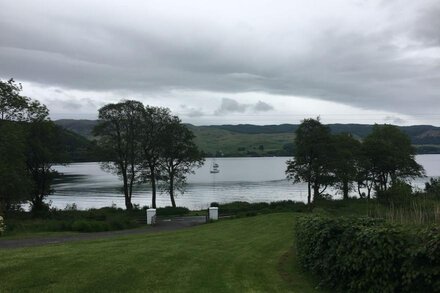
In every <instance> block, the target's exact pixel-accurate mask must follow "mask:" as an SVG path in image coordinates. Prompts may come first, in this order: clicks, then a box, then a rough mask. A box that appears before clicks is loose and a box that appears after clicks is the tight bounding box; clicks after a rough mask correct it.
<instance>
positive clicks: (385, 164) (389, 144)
mask: <svg viewBox="0 0 440 293" xmlns="http://www.w3.org/2000/svg"><path fill="white" fill-rule="evenodd" d="M364 149H365V152H366V156H367V158H369V160H370V164H371V166H372V170H373V172H374V174H375V187H376V189H377V190H379V191H385V190H387V189H388V187H389V186H390V185H391V184H392V183H394V182H396V181H397V180H405V179H408V178H415V177H419V176H423V175H424V169H423V167H422V166H421V165H419V164H418V163H417V162H416V160H415V148H414V147H413V146H412V145H411V140H410V139H409V137H408V136H407V135H406V134H405V133H403V132H402V131H401V130H400V129H399V128H397V127H396V126H393V125H377V124H376V125H374V126H373V131H372V132H371V133H370V134H369V135H368V136H367V137H366V138H365V140H364Z"/></svg>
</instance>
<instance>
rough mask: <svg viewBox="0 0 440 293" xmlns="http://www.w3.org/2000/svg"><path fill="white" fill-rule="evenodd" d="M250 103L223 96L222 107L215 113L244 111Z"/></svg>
mask: <svg viewBox="0 0 440 293" xmlns="http://www.w3.org/2000/svg"><path fill="white" fill-rule="evenodd" d="M248 107H249V105H246V104H240V103H239V102H237V101H236V100H233V99H229V98H223V99H222V102H221V104H220V107H219V108H218V109H217V110H216V111H215V112H214V114H215V115H221V114H226V113H243V112H244V111H246V108H248Z"/></svg>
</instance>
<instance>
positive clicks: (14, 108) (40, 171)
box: [0, 79, 61, 209]
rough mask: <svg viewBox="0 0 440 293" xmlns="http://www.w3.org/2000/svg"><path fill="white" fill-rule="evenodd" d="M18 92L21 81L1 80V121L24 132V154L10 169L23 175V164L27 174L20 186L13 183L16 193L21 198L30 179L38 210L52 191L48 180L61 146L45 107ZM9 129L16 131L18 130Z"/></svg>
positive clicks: (33, 197) (4, 158) (33, 200)
mask: <svg viewBox="0 0 440 293" xmlns="http://www.w3.org/2000/svg"><path fill="white" fill-rule="evenodd" d="M21 91H22V87H21V84H17V83H16V82H15V81H14V80H13V79H10V80H9V81H7V82H4V81H0V121H1V122H2V123H9V127H13V128H16V129H18V128H19V129H20V131H22V133H24V134H25V138H24V139H23V141H25V142H24V143H25V147H23V148H22V151H23V153H22V154H23V155H22V156H19V155H18V154H17V155H16V157H15V158H16V160H17V161H16V162H15V164H14V165H15V166H16V170H13V171H12V170H11V172H12V174H22V173H21V172H22V166H23V165H25V166H26V169H27V172H26V173H27V176H26V177H23V181H22V183H21V186H18V185H17V184H15V183H14V186H15V188H16V190H17V191H16V194H15V195H16V196H18V197H20V196H19V195H20V194H22V192H23V190H24V188H25V185H26V182H31V186H27V189H28V190H30V195H31V203H32V206H33V208H34V209H38V208H42V207H43V206H45V205H44V202H43V199H44V197H45V196H47V195H48V194H49V193H50V191H51V182H52V179H53V177H54V175H55V171H54V170H53V169H52V164H53V163H54V162H57V161H58V159H57V158H59V157H60V154H61V146H60V144H59V143H58V142H59V140H57V139H56V138H57V137H58V134H59V132H57V127H56V126H55V125H54V124H53V122H51V121H50V120H49V119H48V115H49V110H48V109H47V107H46V106H45V105H42V104H40V102H38V101H36V100H32V99H30V98H28V97H25V96H22V95H21V94H20V92H21ZM11 131H12V132H13V133H15V134H18V133H19V132H20V131H13V130H11ZM12 132H11V133H12ZM11 139H15V138H13V137H12V138H11ZM20 141H21V140H20ZM21 146H22V144H21V143H19V142H17V150H18V149H21ZM17 150H14V151H15V152H16V151H17ZM10 151H12V150H10ZM8 160H10V158H7V157H3V158H0V164H3V163H4V162H6V165H7V164H8V163H7V161H8ZM11 167H12V166H11ZM17 172H18V173H17Z"/></svg>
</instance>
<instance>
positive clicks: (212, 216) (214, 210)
mask: <svg viewBox="0 0 440 293" xmlns="http://www.w3.org/2000/svg"><path fill="white" fill-rule="evenodd" d="M209 220H212V221H217V220H218V207H210V208H209Z"/></svg>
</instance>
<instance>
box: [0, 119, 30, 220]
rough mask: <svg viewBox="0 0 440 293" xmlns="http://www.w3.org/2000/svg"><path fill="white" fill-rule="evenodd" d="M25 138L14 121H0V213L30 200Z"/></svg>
mask: <svg viewBox="0 0 440 293" xmlns="http://www.w3.org/2000/svg"><path fill="white" fill-rule="evenodd" d="M25 139H26V137H25V133H24V131H23V129H22V128H20V127H18V126H17V125H15V123H12V122H8V121H2V122H0V214H1V213H2V212H5V211H7V210H11V209H12V208H13V207H14V206H15V205H18V204H21V203H23V202H25V201H27V200H30V188H31V181H30V178H29V177H28V173H27V169H26V164H25V160H26V157H25V147H26V145H25Z"/></svg>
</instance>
